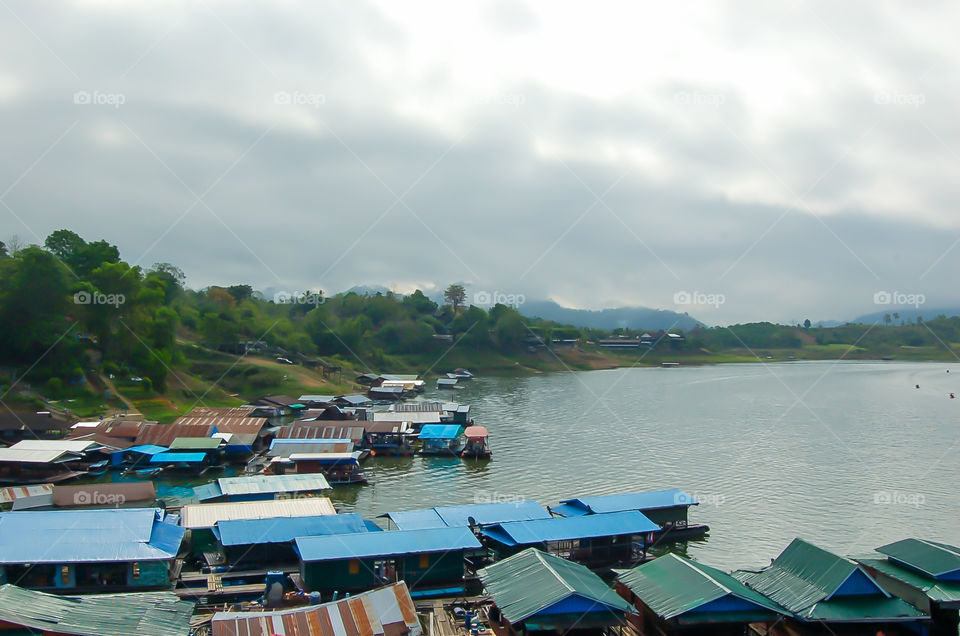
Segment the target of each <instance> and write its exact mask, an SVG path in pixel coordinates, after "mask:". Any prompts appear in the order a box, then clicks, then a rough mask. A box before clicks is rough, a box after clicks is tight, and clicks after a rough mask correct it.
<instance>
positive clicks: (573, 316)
mask: <svg viewBox="0 0 960 636" xmlns="http://www.w3.org/2000/svg"><path fill="white" fill-rule="evenodd" d="M519 310H520V313H521V314H523V315H525V316H529V317H531V318H533V317H537V318H543V319H545V320H555V321H556V322H559V323H563V324H569V325H574V326H576V327H592V328H595V329H616V328H617V327H630V328H631V329H649V330H651V331H654V330H657V329H683V330H689V329H693V328H695V327H702V326H703V323H701V322H700V321H699V320H697V319H696V318H693V317H692V316H690V315H689V314H685V313H684V314H680V313H677V312H675V311H668V310H666V309H650V308H648V307H617V308H616V309H600V310H592V309H570V308H568V307H562V306H560V305H558V304H557V303H555V302H554V301H552V300H527V301H526V302H525V303H524V304H522V305H520V307H519Z"/></svg>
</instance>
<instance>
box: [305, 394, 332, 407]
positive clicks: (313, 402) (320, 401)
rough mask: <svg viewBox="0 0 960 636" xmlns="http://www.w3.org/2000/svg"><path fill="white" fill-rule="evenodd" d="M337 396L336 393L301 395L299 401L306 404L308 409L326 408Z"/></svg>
mask: <svg viewBox="0 0 960 636" xmlns="http://www.w3.org/2000/svg"><path fill="white" fill-rule="evenodd" d="M336 397H337V396H336V395H314V394H311V395H301V396H300V397H299V398H297V401H298V402H300V404H304V405H306V407H307V408H308V409H316V408H326V407H327V406H329V405H330V404H331V403H332V402H333V400H334V398H336Z"/></svg>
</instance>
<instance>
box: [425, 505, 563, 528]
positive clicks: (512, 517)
mask: <svg viewBox="0 0 960 636" xmlns="http://www.w3.org/2000/svg"><path fill="white" fill-rule="evenodd" d="M434 510H436V511H437V514H438V515H440V518H441V519H443V522H444V523H446V524H447V525H448V526H451V527H456V526H468V525H470V518H471V517H473V519H474V521H476V523H478V524H480V525H484V526H485V525H489V524H491V523H506V522H508V521H531V520H533V519H549V518H550V513H549V512H547V509H546V508H544V507H543V506H541V505H540V504H538V503H537V502H536V501H530V500H528V501H503V502H493V503H481V504H469V505H465V506H437V507H436V508H434Z"/></svg>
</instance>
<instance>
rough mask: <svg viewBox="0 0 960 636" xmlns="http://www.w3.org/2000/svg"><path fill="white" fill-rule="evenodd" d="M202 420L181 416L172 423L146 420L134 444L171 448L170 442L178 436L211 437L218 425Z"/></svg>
mask: <svg viewBox="0 0 960 636" xmlns="http://www.w3.org/2000/svg"><path fill="white" fill-rule="evenodd" d="M204 419H205V418H204ZM201 421H202V419H201V418H189V419H187V418H182V417H181V418H180V419H178V420H177V421H175V422H173V423H172V424H157V423H156V422H144V423H143V425H142V426H141V427H140V430H139V431H138V432H137V437H136V439H134V444H135V445H136V446H163V447H164V448H170V444H172V443H173V440H175V439H177V438H178V437H210V436H211V435H213V434H214V433H216V432H217V427H216V426H214V425H213V424H211V423H200V422H201ZM187 422H189V423H187Z"/></svg>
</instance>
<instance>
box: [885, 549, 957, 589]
mask: <svg viewBox="0 0 960 636" xmlns="http://www.w3.org/2000/svg"><path fill="white" fill-rule="evenodd" d="M877 552H879V553H880V554H885V555H887V556H888V557H889V558H891V559H893V560H894V561H899V562H900V563H903V564H904V565H906V566H908V567H911V568H913V569H915V570H919V571H920V572H922V573H923V574H926V575H927V576H930V577H933V578H935V579H936V578H940V577H943V576H946V575H948V574H952V573H956V572H958V571H960V548H957V547H954V546H952V545H947V544H945V543H936V542H934V541H924V540H923V539H904V540H902V541H896V542H894V543H890V544H888V545H885V546H882V547H879V548H877Z"/></svg>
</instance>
